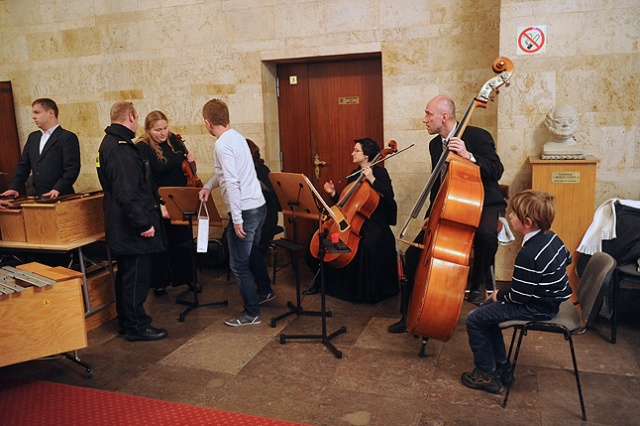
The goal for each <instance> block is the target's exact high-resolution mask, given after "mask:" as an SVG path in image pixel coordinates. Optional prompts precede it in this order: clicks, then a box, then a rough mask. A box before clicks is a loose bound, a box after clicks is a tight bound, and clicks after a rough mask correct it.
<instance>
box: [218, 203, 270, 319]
mask: <svg viewBox="0 0 640 426" xmlns="http://www.w3.org/2000/svg"><path fill="white" fill-rule="evenodd" d="M266 215H267V206H266V205H263V206H261V207H258V208H257V209H251V210H243V211H242V220H243V224H242V228H243V229H244V232H245V233H246V234H247V236H246V237H244V239H241V238H239V237H238V236H237V235H236V232H235V230H234V228H233V226H229V228H228V229H227V239H228V241H229V267H230V268H231V271H232V272H233V275H235V277H236V281H237V282H238V288H239V290H240V295H241V296H242V301H243V302H244V310H245V311H246V312H247V314H249V315H251V316H257V315H260V308H258V292H257V289H256V281H255V279H254V277H253V274H252V273H251V267H252V266H253V267H254V268H257V267H258V266H259V265H258V264H259V263H260V262H262V265H263V267H264V269H265V271H266V269H267V265H266V264H265V263H264V259H263V258H262V255H261V254H260V251H259V250H258V244H259V243H260V233H261V230H262V224H263V223H264V218H265V217H266Z"/></svg>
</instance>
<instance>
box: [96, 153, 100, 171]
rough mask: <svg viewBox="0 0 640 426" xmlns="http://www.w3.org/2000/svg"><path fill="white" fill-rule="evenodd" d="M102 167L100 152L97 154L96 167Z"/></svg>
mask: <svg viewBox="0 0 640 426" xmlns="http://www.w3.org/2000/svg"><path fill="white" fill-rule="evenodd" d="M99 167H100V152H98V153H97V154H96V168H99Z"/></svg>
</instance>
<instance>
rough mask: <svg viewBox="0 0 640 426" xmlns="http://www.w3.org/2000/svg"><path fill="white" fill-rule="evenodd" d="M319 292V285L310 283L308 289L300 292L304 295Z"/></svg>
mask: <svg viewBox="0 0 640 426" xmlns="http://www.w3.org/2000/svg"><path fill="white" fill-rule="evenodd" d="M318 293H320V287H319V286H317V285H315V284H314V285H312V286H311V288H309V289H308V290H305V291H303V292H302V294H304V295H305V296H309V295H312V294H318Z"/></svg>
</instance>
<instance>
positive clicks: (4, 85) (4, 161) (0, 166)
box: [0, 81, 20, 192]
mask: <svg viewBox="0 0 640 426" xmlns="http://www.w3.org/2000/svg"><path fill="white" fill-rule="evenodd" d="M19 160H20V140H19V138H18V126H17V125H16V113H15V107H14V105H13V91H12V90H11V82H10V81H0V192H4V191H5V190H6V189H8V188H9V183H10V182H11V177H12V176H13V171H14V170H15V168H16V165H17V164H18V161H19Z"/></svg>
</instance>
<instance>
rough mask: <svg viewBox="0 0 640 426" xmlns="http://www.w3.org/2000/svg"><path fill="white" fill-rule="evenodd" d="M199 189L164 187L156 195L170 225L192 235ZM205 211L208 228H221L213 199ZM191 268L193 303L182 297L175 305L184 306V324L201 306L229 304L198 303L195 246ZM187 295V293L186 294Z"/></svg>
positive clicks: (182, 317)
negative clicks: (184, 229)
mask: <svg viewBox="0 0 640 426" xmlns="http://www.w3.org/2000/svg"><path fill="white" fill-rule="evenodd" d="M199 192H200V188H191V187H187V186H165V187H161V188H158V194H160V196H161V197H162V199H163V200H164V201H165V206H166V208H167V211H168V212H169V219H170V220H171V224H172V225H189V229H190V230H191V233H193V218H194V217H195V216H197V215H198V209H199V207H200V199H199V198H198V193H199ZM206 205H207V210H208V212H209V226H211V225H212V224H213V225H217V226H222V225H223V224H222V218H221V217H220V214H219V213H218V209H216V206H215V204H214V203H213V197H211V195H210V196H209V198H208V200H207V204H206ZM191 257H192V267H193V286H192V288H191V290H192V292H193V301H188V300H183V299H182V296H178V299H177V300H176V303H179V304H181V305H186V306H187V309H185V310H184V311H183V312H182V313H181V314H180V316H179V320H180V322H184V319H185V316H186V315H187V314H188V313H189V312H191V311H192V310H193V309H196V308H199V307H201V306H227V305H228V304H229V302H228V301H227V300H223V301H221V302H211V303H200V300H199V298H198V268H197V265H196V245H195V244H193V247H192V256H191ZM187 293H188V292H187Z"/></svg>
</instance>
